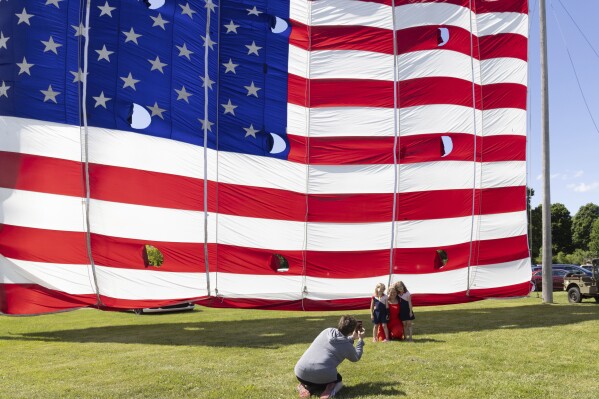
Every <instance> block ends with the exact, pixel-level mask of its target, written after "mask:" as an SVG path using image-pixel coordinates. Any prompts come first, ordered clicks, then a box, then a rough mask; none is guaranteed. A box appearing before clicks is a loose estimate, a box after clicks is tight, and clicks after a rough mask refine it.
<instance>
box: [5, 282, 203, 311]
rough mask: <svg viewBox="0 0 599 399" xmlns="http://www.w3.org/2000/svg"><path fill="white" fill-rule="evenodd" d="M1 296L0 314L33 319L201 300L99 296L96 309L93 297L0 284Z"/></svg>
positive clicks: (94, 297) (95, 299)
mask: <svg viewBox="0 0 599 399" xmlns="http://www.w3.org/2000/svg"><path fill="white" fill-rule="evenodd" d="M0 294H2V295H0V313H3V314H9V315H10V314H12V315H36V314H44V313H54V312H59V311H62V310H72V309H78V308H84V307H91V308H98V309H102V310H128V309H137V308H153V307H161V306H169V305H176V304H179V303H183V302H195V301H199V300H202V297H196V298H179V299H168V300H165V299H163V300H128V299H119V298H112V297H107V296H103V295H101V296H100V300H101V301H102V306H98V305H97V297H96V295H95V294H87V295H73V294H67V293H65V292H62V291H57V290H51V289H48V288H45V287H42V286H41V285H37V284H0Z"/></svg>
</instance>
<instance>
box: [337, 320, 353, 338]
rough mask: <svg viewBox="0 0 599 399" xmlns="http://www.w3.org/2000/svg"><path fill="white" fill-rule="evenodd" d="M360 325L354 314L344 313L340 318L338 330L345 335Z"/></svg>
mask: <svg viewBox="0 0 599 399" xmlns="http://www.w3.org/2000/svg"><path fill="white" fill-rule="evenodd" d="M357 325H358V320H356V318H355V317H354V316H350V315H344V316H341V318H340V319H339V324H338V325H337V330H339V332H340V333H341V334H343V335H346V336H347V335H350V334H351V333H353V332H354V331H355V330H356V326H357Z"/></svg>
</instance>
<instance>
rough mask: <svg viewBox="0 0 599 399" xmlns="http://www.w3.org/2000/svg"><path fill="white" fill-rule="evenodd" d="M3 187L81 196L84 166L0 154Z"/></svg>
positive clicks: (23, 155) (2, 152) (72, 162)
mask: <svg viewBox="0 0 599 399" xmlns="http://www.w3.org/2000/svg"><path fill="white" fill-rule="evenodd" d="M0 187H4V188H14V189H18V190H28V191H38V192H46V193H53V194H60V195H70V196H73V197H80V196H82V195H83V193H84V190H83V174H82V172H81V163H80V162H75V161H67V160H65V159H57V158H50V157H42V156H38V155H28V154H20V153H17V152H6V151H0Z"/></svg>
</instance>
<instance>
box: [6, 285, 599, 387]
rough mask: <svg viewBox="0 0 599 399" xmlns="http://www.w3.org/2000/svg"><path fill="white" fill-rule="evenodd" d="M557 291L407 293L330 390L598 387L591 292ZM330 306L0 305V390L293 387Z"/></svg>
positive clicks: (329, 318)
mask: <svg viewBox="0 0 599 399" xmlns="http://www.w3.org/2000/svg"><path fill="white" fill-rule="evenodd" d="M554 300H555V302H556V303H555V304H552V305H547V304H543V303H542V301H541V299H540V298H537V297H536V294H532V296H531V297H530V298H522V299H512V300H487V301H482V302H476V303H471V304H464V305H452V306H436V307H420V308H418V307H417V308H415V313H416V317H417V319H416V323H415V327H414V339H415V342H414V343H407V342H390V343H377V344H373V343H372V342H371V340H370V339H367V340H366V347H365V353H364V356H363V358H362V360H361V361H360V362H358V363H350V362H347V361H346V362H344V363H342V365H341V366H340V372H341V373H342V374H343V377H344V382H345V384H346V387H345V388H343V390H342V391H341V392H340V393H339V395H338V397H339V398H400V397H409V398H427V399H428V398H460V399H463V398H476V399H479V398H501V399H506V398H543V399H546V398H561V399H563V398H577V399H578V398H597V396H598V394H599V393H598V389H599V388H598V387H599V382H598V379H599V378H598V377H597V375H598V372H599V367H598V366H599V342H598V338H597V337H598V336H599V305H597V304H595V301H594V300H585V301H584V302H583V303H581V304H576V305H570V304H568V303H567V300H566V296H565V294H564V293H562V292H559V293H555V295H554ZM341 314H343V312H312V313H300V312H280V311H257V310H239V309H226V310H223V309H210V308H203V307H196V310H195V311H193V312H187V313H178V314H160V315H142V316H136V315H134V314H133V313H112V312H100V311H97V310H90V309H86V310H78V311H74V312H68V313H60V314H54V315H47V316H37V317H6V316H1V317H0V361H1V362H0V397H1V398H28V399H30V398H43V399H47V398H127V399H130V398H244V399H246V398H260V399H262V398H264V399H266V398H295V397H297V393H296V391H295V386H296V385H297V382H296V380H295V376H294V375H293V366H294V365H295V362H296V361H297V359H298V358H299V357H300V356H301V355H302V353H303V352H304V350H305V349H306V348H307V347H308V345H309V344H310V343H311V342H312V339H313V338H314V337H315V336H316V335H317V334H318V333H319V332H320V331H321V330H322V329H324V328H326V327H329V326H334V325H336V323H337V320H338V319H339V316H340V315H341ZM354 314H356V315H357V316H359V317H360V318H362V319H364V320H368V314H369V312H368V310H364V311H360V312H355V313H354ZM367 327H370V326H369V325H367ZM368 330H370V331H371V329H370V328H368Z"/></svg>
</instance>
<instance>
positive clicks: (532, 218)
mask: <svg viewBox="0 0 599 399" xmlns="http://www.w3.org/2000/svg"><path fill="white" fill-rule="evenodd" d="M533 195H534V190H533V189H529V193H528V204H529V210H530V212H529V218H528V225H529V226H528V227H529V228H528V233H529V237H528V239H529V244H530V255H531V256H530V257H531V261H532V263H541V262H542V240H543V223H542V211H543V205H539V206H537V207H536V208H533V209H530V197H532V196H533ZM551 241H552V245H551V249H552V254H553V260H552V263H572V264H578V265H581V264H585V263H587V262H589V261H590V260H591V259H593V258H599V206H598V205H596V204H593V203H588V204H586V205H583V206H581V207H580V209H579V210H578V212H576V214H575V215H574V217H572V216H571V215H570V211H569V210H568V208H566V206H565V205H564V204H560V203H555V204H551Z"/></svg>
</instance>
